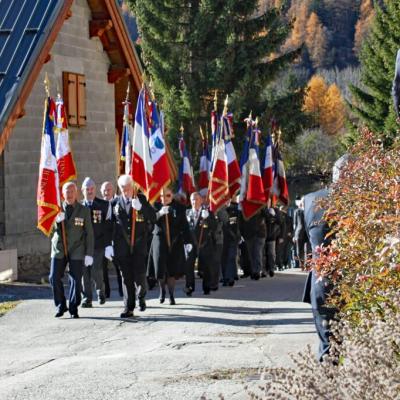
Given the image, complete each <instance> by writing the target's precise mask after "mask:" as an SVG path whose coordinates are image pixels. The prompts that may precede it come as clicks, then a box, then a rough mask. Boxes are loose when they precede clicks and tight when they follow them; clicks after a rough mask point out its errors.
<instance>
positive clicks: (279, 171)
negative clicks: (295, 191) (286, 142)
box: [272, 143, 289, 205]
mask: <svg viewBox="0 0 400 400" xmlns="http://www.w3.org/2000/svg"><path fill="white" fill-rule="evenodd" d="M273 160H274V164H273V169H274V184H273V187H272V194H273V195H274V196H276V197H277V198H279V200H280V201H281V202H282V203H283V204H285V205H288V204H289V189H288V184H287V180H286V172H285V165H284V164H283V160H282V156H281V152H280V150H279V144H278V143H277V144H275V146H274V148H273Z"/></svg>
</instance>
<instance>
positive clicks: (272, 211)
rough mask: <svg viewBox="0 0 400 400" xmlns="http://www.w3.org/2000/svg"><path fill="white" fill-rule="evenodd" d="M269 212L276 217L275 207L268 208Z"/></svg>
mask: <svg viewBox="0 0 400 400" xmlns="http://www.w3.org/2000/svg"><path fill="white" fill-rule="evenodd" d="M268 212H269V213H270V215H272V216H273V217H275V210H274V209H273V208H268Z"/></svg>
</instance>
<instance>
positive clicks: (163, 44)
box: [128, 0, 296, 142]
mask: <svg viewBox="0 0 400 400" xmlns="http://www.w3.org/2000/svg"><path fill="white" fill-rule="evenodd" d="M128 3H129V4H130V6H131V7H132V10H133V11H134V13H135V15H136V17H137V21H138V26H139V32H140V36H141V43H142V50H143V59H144V62H145V67H146V70H147V72H148V74H149V75H150V77H151V79H152V81H153V86H154V89H155V92H156V95H157V99H159V101H160V103H161V105H162V108H163V109H164V111H165V113H166V120H167V125H168V126H169V128H170V130H171V131H172V132H177V130H178V129H179V125H180V124H181V122H183V124H184V126H185V129H186V132H189V135H188V136H189V137H191V139H192V140H196V141H197V140H198V139H199V133H198V132H199V125H200V124H203V125H204V124H205V122H208V119H209V111H210V107H211V104H212V98H213V95H214V91H215V90H218V92H219V98H220V100H222V99H223V98H224V97H225V95H226V94H229V95H230V108H231V109H232V110H234V111H235V114H234V115H235V117H236V118H237V120H242V119H243V117H244V116H245V115H246V114H247V113H248V112H249V110H253V115H257V114H258V115H260V114H261V113H262V112H263V111H264V110H265V109H266V108H267V106H268V104H267V101H266V99H265V98H262V93H263V89H264V88H265V87H266V85H267V84H268V83H269V82H271V81H272V80H273V79H274V77H275V76H276V75H277V74H278V73H279V72H280V71H282V70H283V69H284V68H285V67H286V66H287V65H288V63H289V62H290V61H292V60H293V59H294V58H295V56H296V53H295V52H291V53H287V54H284V55H280V56H277V57H275V58H271V57H269V56H270V55H271V54H272V53H276V54H279V49H280V47H281V45H282V44H283V43H284V41H285V40H286V38H287V36H288V34H289V31H290V25H289V24H288V23H287V22H286V21H285V20H284V18H283V16H282V14H281V12H280V10H277V9H275V8H272V9H271V8H270V9H268V10H266V11H265V12H263V13H260V12H257V4H258V0H248V1H241V0H231V1H229V2H226V1H223V0H202V1H200V0H179V1H178V0H152V1H148V0H129V1H128ZM221 103H222V101H220V104H221ZM221 108H222V107H221ZM188 141H189V142H190V140H188Z"/></svg>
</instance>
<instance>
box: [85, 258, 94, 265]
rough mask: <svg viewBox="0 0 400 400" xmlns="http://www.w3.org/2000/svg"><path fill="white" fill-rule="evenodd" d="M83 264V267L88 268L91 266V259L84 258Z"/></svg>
mask: <svg viewBox="0 0 400 400" xmlns="http://www.w3.org/2000/svg"><path fill="white" fill-rule="evenodd" d="M84 264H85V267H90V266H91V265H93V257H92V256H85V261H84Z"/></svg>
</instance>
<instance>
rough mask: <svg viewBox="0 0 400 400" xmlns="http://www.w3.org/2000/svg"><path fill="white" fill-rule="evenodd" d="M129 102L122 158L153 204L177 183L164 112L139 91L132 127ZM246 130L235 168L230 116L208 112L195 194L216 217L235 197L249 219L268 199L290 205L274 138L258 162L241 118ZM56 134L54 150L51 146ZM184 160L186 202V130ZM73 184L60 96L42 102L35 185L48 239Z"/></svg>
mask: <svg viewBox="0 0 400 400" xmlns="http://www.w3.org/2000/svg"><path fill="white" fill-rule="evenodd" d="M130 114H131V103H130V102H129V99H128V95H127V98H126V101H125V102H124V116H123V131H122V135H121V160H122V161H123V162H124V164H125V173H126V174H129V175H131V176H132V178H133V181H134V184H135V185H136V187H137V188H139V189H140V190H141V191H142V192H143V193H144V194H145V195H146V197H147V198H148V200H149V202H150V203H154V202H155V201H156V200H157V199H158V198H159V197H160V194H161V192H162V190H163V189H164V188H166V187H167V186H168V185H169V184H170V183H171V182H172V181H174V179H175V177H174V171H173V169H174V168H173V166H172V165H171V160H172V157H171V154H170V152H169V149H168V146H167V142H166V140H165V128H164V118H163V113H162V112H159V110H158V108H157V103H156V102H155V100H154V99H152V98H151V97H150V95H149V93H148V91H147V89H146V88H145V87H143V88H142V89H141V91H140V92H139V97H138V101H137V106H136V112H135V118H134V125H133V126H132V124H131V122H130ZM246 122H247V131H246V140H245V144H244V147H243V151H242V155H241V158H240V163H239V161H238V159H237V157H236V152H235V148H234V145H233V140H232V139H233V137H234V131H233V116H232V114H231V113H228V111H227V103H226V105H225V109H224V111H223V113H222V115H220V116H219V115H218V113H217V110H213V111H212V113H211V127H212V132H211V133H212V145H211V152H210V146H209V143H208V140H207V137H206V136H205V137H204V136H203V135H202V153H201V156H200V168H199V179H198V185H197V189H198V190H199V192H200V193H201V194H202V195H203V196H206V197H207V198H208V201H209V204H210V210H211V211H213V212H217V211H218V210H219V209H220V208H221V207H223V206H225V205H226V204H228V203H229V201H230V200H231V199H233V198H235V197H236V196H237V195H238V194H239V193H240V196H239V200H240V204H241V209H242V213H243V215H244V218H245V219H249V218H251V217H252V216H253V215H255V214H256V213H257V212H258V211H259V210H260V209H261V208H263V207H265V206H266V205H267V204H268V201H269V199H270V198H272V199H273V202H274V201H275V200H274V199H277V198H279V200H280V201H281V202H282V203H283V204H288V200H289V199H288V187H287V182H286V176H285V169H284V165H283V161H282V157H281V154H280V151H279V146H278V144H273V143H272V139H271V135H270V134H268V135H267V136H266V146H265V156H264V160H263V162H262V163H261V160H260V149H259V142H260V135H261V132H260V130H259V129H258V126H257V121H254V120H253V119H252V118H251V116H250V117H249V118H247V119H246ZM55 135H57V145H56V142H55ZM179 153H180V157H181V163H180V168H179V174H178V178H179V192H180V193H183V194H184V195H185V197H186V199H187V200H188V199H189V197H190V195H191V193H193V192H194V191H196V183H195V179H194V174H193V167H192V161H191V158H190V153H189V150H188V148H187V146H186V143H185V140H184V133H183V128H182V129H181V136H180V139H179ZM74 179H76V168H75V163H74V160H73V157H72V152H71V147H70V144H69V135H68V126H67V119H66V112H65V107H64V104H63V101H62V99H61V97H60V96H58V98H57V100H56V101H54V100H53V99H52V98H51V97H50V96H48V97H47V98H46V101H45V110H44V124H43V132H42V147H41V159H40V171H39V182H38V191H37V204H38V228H39V229H40V230H41V231H42V232H44V233H45V234H46V235H49V234H50V232H51V230H52V227H53V225H54V222H55V219H56V217H57V215H58V213H59V212H60V210H61V195H60V189H61V187H62V185H63V184H64V183H66V182H68V181H70V180H74Z"/></svg>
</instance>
